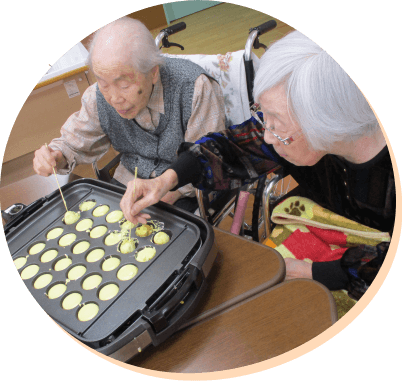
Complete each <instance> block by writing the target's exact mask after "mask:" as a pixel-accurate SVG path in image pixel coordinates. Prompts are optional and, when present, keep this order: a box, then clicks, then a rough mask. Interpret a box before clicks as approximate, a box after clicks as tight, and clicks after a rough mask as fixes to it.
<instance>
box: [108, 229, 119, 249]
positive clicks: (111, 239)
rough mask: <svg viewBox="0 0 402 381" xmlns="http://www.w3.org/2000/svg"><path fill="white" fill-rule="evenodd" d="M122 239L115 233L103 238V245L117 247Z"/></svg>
mask: <svg viewBox="0 0 402 381" xmlns="http://www.w3.org/2000/svg"><path fill="white" fill-rule="evenodd" d="M121 238H122V233H121V232H118V231H115V232H112V233H110V234H109V235H108V236H107V237H106V238H105V245H106V246H113V245H117V244H118V243H119V242H120V241H121Z"/></svg>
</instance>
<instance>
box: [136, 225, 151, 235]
mask: <svg viewBox="0 0 402 381" xmlns="http://www.w3.org/2000/svg"><path fill="white" fill-rule="evenodd" d="M151 233H152V226H150V225H141V226H139V227H138V228H137V229H135V234H137V236H138V237H148V236H149V235H151Z"/></svg>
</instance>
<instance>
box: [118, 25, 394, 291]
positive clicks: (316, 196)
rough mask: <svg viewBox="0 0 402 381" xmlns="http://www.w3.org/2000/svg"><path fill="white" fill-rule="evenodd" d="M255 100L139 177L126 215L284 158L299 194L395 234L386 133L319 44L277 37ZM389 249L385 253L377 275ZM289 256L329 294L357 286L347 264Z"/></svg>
mask: <svg viewBox="0 0 402 381" xmlns="http://www.w3.org/2000/svg"><path fill="white" fill-rule="evenodd" d="M254 98H255V99H256V100H257V102H258V103H259V105H260V110H259V111H261V112H254V113H253V117H252V118H251V119H250V120H248V121H246V122H244V123H242V124H241V125H238V126H232V127H230V128H229V129H228V130H226V131H223V132H220V133H213V134H209V135H206V136H205V137H203V138H202V139H200V140H199V141H197V142H196V144H189V143H183V144H182V145H181V148H180V150H179V157H178V160H177V161H176V162H175V163H174V164H173V165H172V166H171V167H170V168H169V169H168V170H167V171H166V172H164V173H163V174H162V175H161V176H160V177H159V178H156V179H153V180H150V181H138V182H137V183H136V194H135V197H136V198H135V199H133V198H132V197H130V196H129V195H127V194H126V196H125V197H124V198H123V200H122V203H121V206H122V208H123V212H124V213H125V216H126V218H128V219H129V220H131V221H133V222H136V221H138V220H141V218H140V217H138V213H139V212H140V211H141V210H142V209H143V208H145V207H146V206H148V205H151V204H153V203H155V202H157V201H158V200H159V199H160V198H161V197H162V196H163V194H164V193H165V192H167V191H168V190H171V189H175V188H177V187H178V186H182V185H183V184H187V183H192V184H194V185H195V186H196V187H199V188H202V189H230V188H233V187H235V186H239V183H240V184H241V181H248V180H250V179H255V178H257V177H258V176H259V175H261V174H263V173H265V172H268V171H270V170H271V169H272V168H273V166H274V165H277V164H278V163H279V164H280V165H282V166H283V167H284V169H285V170H286V172H287V173H289V174H290V175H292V177H293V178H294V179H295V180H296V181H297V182H298V183H299V185H300V186H301V188H302V189H303V192H304V193H303V194H302V195H303V196H305V197H308V198H309V199H311V200H313V201H315V202H316V203H317V204H319V205H320V206H322V207H324V208H327V209H329V210H331V211H333V212H335V213H337V214H339V215H341V216H344V217H346V218H348V219H351V220H354V221H356V222H359V223H361V224H364V225H366V226H369V227H372V228H375V229H378V230H380V231H383V232H391V233H392V229H393V224H394V219H395V205H396V201H395V183H394V175H393V169H392V163H391V158H390V155H389V152H388V148H387V145H386V141H385V138H384V136H383V134H382V131H381V128H380V126H379V123H378V121H377V119H376V117H375V115H374V113H373V111H372V110H371V108H370V106H369V104H368V103H367V101H366V99H365V98H364V96H363V94H362V93H361V92H360V90H359V89H358V88H357V86H356V85H355V83H354V82H353V81H352V80H351V79H350V77H349V76H348V75H347V74H346V73H345V71H344V70H343V69H342V68H341V67H340V66H339V65H338V64H337V63H336V62H335V61H334V60H333V59H332V58H331V57H330V56H329V55H328V54H327V53H326V52H325V51H324V50H323V49H321V48H320V47H319V46H318V45H317V44H315V43H314V42H313V41H311V40H310V39H309V38H307V37H306V36H304V35H303V34H301V33H300V32H292V33H290V34H289V35H287V36H286V37H284V38H282V39H281V40H279V41H277V42H276V43H274V44H273V45H272V46H271V47H270V48H269V49H268V50H267V52H266V53H265V54H264V55H263V57H262V58H261V61H260V67H259V70H258V72H257V74H256V78H255V81H254ZM161 180H163V181H161ZM239 180H241V181H239ZM162 184H165V185H166V184H169V186H167V187H164V186H162ZM129 188H130V185H129ZM380 251H381V253H380ZM386 251H387V248H385V249H384V247H383V246H382V247H381V250H380V249H379V257H381V258H380V259H378V260H377V264H376V266H377V267H376V271H378V268H379V266H381V263H382V261H383V259H384V256H385V253H386ZM285 261H286V276H287V278H288V279H289V278H313V279H315V280H318V281H320V282H321V283H323V284H324V285H326V286H327V287H328V288H330V289H332V290H335V289H341V288H346V287H348V284H350V282H351V280H350V276H349V275H348V274H347V272H345V267H344V266H343V264H342V261H341V260H338V261H331V262H314V263H308V262H305V261H301V260H297V259H286V260H285ZM371 280H372V279H371ZM371 280H367V283H370V282H371ZM364 281H365V280H363V282H364ZM349 288H350V287H349ZM360 295H361V293H360Z"/></svg>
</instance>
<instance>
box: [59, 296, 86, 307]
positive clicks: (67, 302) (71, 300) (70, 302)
mask: <svg viewBox="0 0 402 381" xmlns="http://www.w3.org/2000/svg"><path fill="white" fill-rule="evenodd" d="M81 300H82V295H81V294H80V293H78V292H73V293H72V294H69V295H67V296H66V297H65V298H64V299H63V302H62V303H61V306H62V307H63V308H64V309H65V310H72V309H73V308H75V307H77V306H78V305H79V304H80V303H81Z"/></svg>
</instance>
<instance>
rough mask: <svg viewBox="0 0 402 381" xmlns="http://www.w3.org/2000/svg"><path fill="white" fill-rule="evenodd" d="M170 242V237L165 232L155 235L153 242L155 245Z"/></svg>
mask: <svg viewBox="0 0 402 381" xmlns="http://www.w3.org/2000/svg"><path fill="white" fill-rule="evenodd" d="M169 241H170V237H169V236H168V235H167V234H166V233H165V232H159V233H156V234H155V237H154V242H155V243H156V244H157V245H164V244H166V243H168V242H169Z"/></svg>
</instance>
